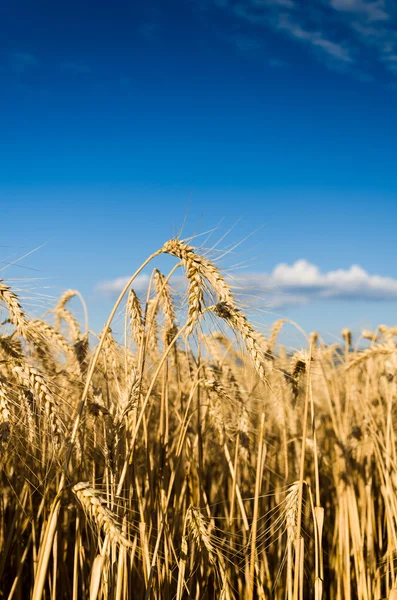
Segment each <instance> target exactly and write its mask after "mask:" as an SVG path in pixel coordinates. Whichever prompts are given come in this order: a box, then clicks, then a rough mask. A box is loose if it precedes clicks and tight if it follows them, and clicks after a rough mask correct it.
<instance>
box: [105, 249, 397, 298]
mask: <svg viewBox="0 0 397 600" xmlns="http://www.w3.org/2000/svg"><path fill="white" fill-rule="evenodd" d="M128 280H129V277H117V278H116V279H112V280H109V281H103V282H101V283H99V284H98V285H97V290H98V291H99V292H100V293H102V294H104V295H107V296H110V297H114V296H116V295H118V294H119V293H120V292H121V290H122V289H123V288H124V286H125V285H126V283H127V282H128ZM149 281H150V278H149V276H148V275H140V276H139V277H137V278H136V280H135V282H134V289H135V291H136V292H137V293H145V292H146V291H147V288H148V285H149ZM184 281H185V280H184V278H183V277H182V276H176V277H174V278H173V279H172V285H173V287H174V288H175V289H178V291H179V293H183V292H184V291H185V289H186V288H185V285H184ZM230 281H231V282H232V283H233V287H234V288H235V289H236V292H237V293H239V292H240V293H244V294H248V295H250V294H251V295H252V297H260V298H261V299H263V300H264V301H265V302H266V303H267V304H268V305H269V306H273V307H275V306H278V307H279V306H290V305H299V304H306V303H309V302H311V301H315V300H317V301H321V300H322V301H325V300H335V299H345V300H350V301H356V300H367V301H386V300H395V299H397V279H393V278H392V277H384V276H382V275H376V274H370V273H368V272H367V271H366V270H365V269H363V268H362V267H360V266H359V265H352V266H351V267H349V268H348V269H336V270H333V271H328V272H325V273H323V272H322V271H321V269H320V268H319V267H318V266H316V265H314V264H312V263H310V262H308V261H307V260H305V259H300V260H297V261H296V262H295V263H293V264H292V265H288V264H286V263H280V264H278V265H277V266H276V267H275V268H274V269H273V271H272V272H271V273H247V274H245V275H244V277H239V276H235V277H233V278H232V279H231V280H230Z"/></svg>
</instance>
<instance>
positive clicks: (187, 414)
mask: <svg viewBox="0 0 397 600" xmlns="http://www.w3.org/2000/svg"><path fill="white" fill-rule="evenodd" d="M162 253H166V254H169V255H172V256H173V257H175V258H176V259H177V260H176V264H175V268H174V269H173V270H172V271H171V273H170V274H169V275H168V276H164V275H163V274H161V273H160V272H159V271H158V270H157V269H154V271H153V272H152V276H151V279H150V284H149V289H148V292H147V297H146V299H145V300H144V301H142V300H140V299H139V298H138V296H137V295H136V293H135V292H134V281H135V279H136V277H137V276H138V275H139V273H140V272H141V271H142V269H143V268H146V267H147V265H149V263H150V264H152V261H153V260H154V259H155V258H156V257H157V256H158V255H160V254H162ZM177 268H182V269H183V271H184V276H185V279H186V283H187V293H186V295H185V305H184V304H183V303H182V301H181V299H180V297H179V296H178V298H176V297H175V294H173V293H172V292H171V287H170V283H169V281H170V277H171V275H172V274H173V272H174V271H175V269H177ZM76 296H78V297H80V295H79V294H78V292H75V291H68V292H66V293H65V294H63V295H62V297H61V298H60V300H59V301H58V303H57V304H56V305H55V308H53V309H51V310H50V311H49V312H48V315H46V316H45V319H30V318H28V317H27V315H26V314H25V312H24V311H23V309H22V307H21V304H20V301H19V300H18V297H17V295H16V294H15V293H14V292H13V291H12V289H11V288H10V287H9V286H7V285H6V284H5V283H4V281H2V280H0V300H1V309H2V312H1V315H2V323H1V330H0V477H1V505H0V549H1V555H0V581H1V585H0V588H1V589H0V597H1V598H8V599H11V598H16V599H21V600H25V599H26V598H32V599H33V600H39V599H41V598H46V599H48V600H55V599H58V598H59V599H73V600H77V599H80V598H82V599H84V598H89V599H90V600H94V599H96V598H101V599H108V598H110V599H114V600H116V599H117V600H126V599H128V598H131V599H132V598H133V599H144V600H149V599H150V598H153V599H164V600H171V599H176V600H181V599H182V598H192V599H194V600H199V599H201V598H208V599H212V598H214V599H225V600H232V599H238V598H242V599H244V600H253V599H254V598H261V599H277V600H303V599H310V598H313V599H314V600H320V599H321V598H324V599H325V598H327V599H330V600H350V599H356V598H357V599H360V600H380V599H383V598H388V599H390V600H392V599H394V600H395V599H396V598H397V586H396V577H397V569H396V567H397V565H395V559H396V557H397V554H396V552H397V495H396V490H397V452H396V433H395V428H394V417H395V412H396V409H395V401H396V398H397V395H396V391H397V390H396V367H397V347H396V342H395V335H396V334H397V331H394V330H392V329H390V328H387V327H382V326H381V327H379V328H378V330H377V331H376V332H373V333H372V332H366V333H364V335H363V337H365V338H367V339H368V342H367V343H366V347H365V349H364V350H362V349H361V350H357V349H354V348H353V347H352V339H351V334H350V332H349V331H347V330H345V331H343V332H342V337H341V339H342V342H341V344H339V345H338V344H336V345H333V346H330V345H326V344H324V343H323V342H322V340H321V338H320V337H319V336H318V335H317V334H316V333H312V334H311V335H309V336H308V337H307V346H306V348H305V349H304V350H301V351H299V352H295V353H292V352H287V351H286V349H285V348H284V347H283V346H282V345H281V344H279V343H278V341H279V340H280V337H279V334H280V331H281V329H282V327H283V325H284V323H285V322H284V321H283V320H279V321H276V323H275V324H274V325H273V328H272V329H271V331H270V333H269V335H268V336H267V337H264V336H263V335H261V334H260V333H259V332H258V331H257V330H256V328H255V327H253V325H252V324H251V322H250V321H249V320H248V319H247V317H246V315H245V313H244V311H243V310H242V309H241V307H240V306H239V304H238V303H237V302H236V300H235V296H234V295H233V293H232V291H231V289H230V286H229V285H228V284H227V283H226V281H225V278H224V277H223V276H222V274H221V273H220V271H219V269H218V268H217V267H216V266H215V264H214V263H213V262H211V261H210V260H208V258H206V256H205V254H203V253H200V252H198V251H196V250H195V249H194V248H193V247H192V246H190V245H189V244H188V243H186V242H183V241H181V240H179V239H172V240H170V241H168V242H167V243H166V244H165V245H164V246H163V247H162V248H161V249H160V250H159V251H157V252H156V253H154V254H153V255H152V256H150V257H149V258H148V260H147V261H145V263H144V264H143V265H142V266H141V267H140V268H139V269H138V270H137V271H136V273H135V274H134V276H133V277H131V279H130V281H129V282H128V284H127V285H126V287H125V289H124V290H123V292H122V293H121V295H120V297H119V299H118V300H117V302H116V304H115V306H114V309H113V310H112V312H111V314H110V317H109V320H108V322H107V323H106V325H105V326H104V328H103V330H102V332H101V333H100V334H99V336H94V335H93V334H92V333H89V332H88V331H87V330H85V331H84V330H82V325H81V324H80V323H79V322H78V320H77V319H76V317H75V316H74V314H73V312H72V311H71V309H70V306H71V304H70V303H69V301H70V300H71V299H72V298H74V297H76ZM73 302H74V303H75V302H76V299H75V300H74V301H73ZM115 316H116V322H117V323H119V324H121V329H122V330H123V335H122V336H115V335H113V333H112V328H111V326H113V328H114V320H115ZM116 337H117V341H116ZM356 348H357V345H356ZM360 348H362V346H360Z"/></svg>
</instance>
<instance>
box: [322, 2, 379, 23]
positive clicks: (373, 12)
mask: <svg viewBox="0 0 397 600" xmlns="http://www.w3.org/2000/svg"><path fill="white" fill-rule="evenodd" d="M331 6H332V7H333V8H335V9H336V10H340V11H344V12H350V13H358V14H361V15H364V16H365V17H366V18H367V19H368V20H369V21H384V20H387V19H388V18H389V15H388V14H387V12H385V10H384V2H382V0H378V1H377V2H364V1H363V0H331Z"/></svg>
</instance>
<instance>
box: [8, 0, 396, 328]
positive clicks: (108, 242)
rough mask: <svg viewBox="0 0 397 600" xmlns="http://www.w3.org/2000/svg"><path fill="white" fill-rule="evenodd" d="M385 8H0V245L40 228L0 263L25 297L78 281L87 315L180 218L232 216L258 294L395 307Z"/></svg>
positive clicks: (346, 306) (390, 7)
mask: <svg viewBox="0 0 397 600" xmlns="http://www.w3.org/2000/svg"><path fill="white" fill-rule="evenodd" d="M396 22H397V7H396V5H395V3H394V2H387V1H386V0H385V1H382V0H379V1H376V2H366V1H364V0H316V1H314V0H311V1H309V2H305V3H302V2H297V0H269V1H267V2H265V1H263V0H241V1H238V2H236V1H234V2H232V1H227V0H214V1H211V0H208V1H203V2H190V1H187V0H186V1H184V2H182V1H176V0H175V1H170V2H167V3H164V2H155V1H153V0H147V2H145V3H138V2H132V1H129V2H120V1H116V2H114V3H112V4H111V5H110V4H109V3H105V2H100V1H99V2H79V3H77V2H74V1H70V2H68V3H64V2H59V3H56V4H54V3H52V2H43V1H38V2H35V3H32V2H29V1H27V0H23V1H22V0H19V1H18V0H16V1H15V2H14V3H12V5H11V4H9V5H8V6H6V7H3V9H2V19H1V23H0V89H1V96H0V109H1V110H0V131H1V142H0V209H1V215H2V217H3V227H2V240H1V244H2V246H1V247H0V258H1V259H2V260H4V261H6V262H7V261H8V262H9V261H10V260H14V259H15V258H16V257H22V256H23V255H24V254H25V253H26V252H30V251H31V250H33V249H35V248H37V247H38V246H40V245H41V244H45V245H44V246H43V247H42V248H40V249H39V250H37V251H36V252H34V253H33V254H31V255H30V256H28V257H26V258H23V259H22V260H21V261H20V262H19V263H18V265H19V266H18V267H16V266H15V267H12V268H9V269H6V270H5V271H3V276H4V277H5V278H9V279H10V280H12V279H13V280H15V279H17V278H18V279H21V280H22V281H18V282H15V284H16V285H18V286H19V287H21V291H22V295H23V296H25V299H26V301H27V303H28V305H29V303H30V309H31V311H34V306H35V304H36V303H37V302H36V300H35V298H39V296H40V295H44V294H49V295H57V294H58V293H59V292H60V291H62V290H63V289H65V288H70V287H72V288H79V289H80V290H81V291H82V292H83V293H84V295H85V296H86V297H87V299H88V303H89V308H90V313H91V315H92V323H91V324H92V327H94V328H96V329H98V328H100V327H101V326H102V324H103V322H104V321H105V318H106V314H107V311H108V310H109V308H110V307H111V302H112V298H111V294H110V293H109V290H110V289H113V288H112V284H111V283H109V282H114V280H115V279H118V278H120V277H125V276H126V275H128V274H129V273H131V272H132V271H133V270H134V268H135V267H136V266H137V265H138V264H139V263H140V262H141V261H142V260H143V259H144V258H145V257H146V256H147V255H148V254H150V253H151V251H153V250H154V249H156V248H157V247H158V246H160V245H161V244H162V243H163V242H164V241H165V240H166V239H167V238H168V237H170V236H171V235H173V234H175V233H176V232H178V231H179V230H180V227H181V225H182V223H183V222H184V220H185V218H186V223H185V227H184V234H186V235H192V234H193V233H194V232H198V233H200V232H203V231H206V230H208V229H211V228H213V227H218V229H217V231H216V232H215V233H214V234H213V238H211V240H210V241H209V242H208V243H207V245H211V243H214V242H215V240H216V239H219V238H220V237H221V236H222V235H223V234H224V233H226V232H227V231H228V230H229V228H230V227H232V226H234V229H233V230H232V231H231V232H230V233H229V235H228V236H227V237H226V239H225V240H224V245H228V244H233V243H236V242H239V241H242V243H241V245H240V246H238V248H236V250H235V251H234V253H233V254H229V255H228V257H227V258H226V260H225V266H226V267H228V268H229V269H230V270H231V272H233V273H235V274H236V275H237V273H238V275H239V277H241V281H242V283H241V285H243V286H245V287H247V289H248V290H251V289H252V290H253V289H254V288H255V290H256V296H259V299H257V300H256V306H257V307H258V306H260V308H261V309H263V310H266V311H269V312H271V313H277V314H282V315H286V316H288V317H290V318H292V319H296V320H297V321H298V322H299V323H301V324H302V326H303V327H304V328H305V329H308V330H311V329H319V330H320V331H323V332H324V333H328V334H329V335H330V336H331V335H336V334H337V333H338V331H339V330H340V328H341V327H342V326H345V325H347V326H352V327H353V328H355V329H360V328H362V327H374V326H375V325H376V324H378V323H380V322H385V323H388V324H395V323H396V320H397V319H396V301H397V291H396V288H397V283H396V282H397V266H396V265H397V261H396V258H397V256H396V254H397V251H396V243H395V232H396V226H397V178H396V176H395V159H396V145H397V116H396V114H397V113H396V105H397V36H396V34H395V30H396ZM4 223H6V224H8V225H9V226H6V227H5V226H4ZM258 228H260V229H259V230H258ZM247 236H250V237H249V238H248V239H245V238H246V237H247ZM199 239H200V240H201V239H203V240H204V241H205V237H203V238H199ZM244 240H245V241H244ZM11 257H12V258H11ZM297 261H301V262H298V263H297V264H296V262H297ZM302 261H303V262H302ZM240 263H241V264H242V266H243V268H239V269H238V270H237V269H234V270H233V268H232V267H233V265H237V264H239V265H240ZM4 264H6V263H4ZM160 264H161V265H162V264H163V263H162V262H161V261H160ZM169 264H170V263H169V261H168V262H167V261H165V262H164V268H165V267H166V266H168V265H169ZM280 265H281V267H280ZM283 265H284V266H283ZM352 265H359V266H360V268H361V269H363V270H364V271H365V272H364V271H360V270H357V269H354V268H353V270H352V269H351V267H352ZM315 267H317V271H316V270H315ZM32 269H34V270H32ZM313 269H314V270H313ZM32 278H34V281H33V280H32ZM103 282H108V283H106V284H105V285H104V284H103ZM247 282H248V283H247ZM98 286H99V287H98ZM106 286H107V288H106ZM113 287H114V286H113ZM105 288H106V289H107V290H108V292H107V293H106V292H105V291H104V290H105ZM40 302H44V301H40ZM46 302H47V304H48V303H49V302H50V300H48V301H46ZM37 310H39V308H38V309H37ZM258 310H259V309H258ZM257 318H258V319H259V312H258V314H257ZM261 318H263V320H264V321H265V322H267V323H268V322H270V321H271V320H272V318H273V317H272V315H271V314H270V315H268V314H266V313H265V314H263V316H262V317H261Z"/></svg>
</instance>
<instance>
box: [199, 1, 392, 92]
mask: <svg viewBox="0 0 397 600" xmlns="http://www.w3.org/2000/svg"><path fill="white" fill-rule="evenodd" d="M202 2H206V3H207V5H208V4H212V5H213V6H216V7H217V9H218V10H223V11H225V12H228V13H229V15H230V16H231V17H232V18H233V19H235V20H238V21H240V22H242V23H243V24H244V26H245V27H246V26H247V25H249V26H250V27H251V29H250V31H248V30H247V29H245V35H246V36H247V37H249V36H251V37H252V38H253V39H254V40H256V39H261V35H263V32H264V31H265V30H266V29H272V30H273V31H275V32H280V33H284V34H287V35H289V36H290V37H291V38H292V39H294V40H296V41H299V42H300V43H301V44H302V45H305V46H306V47H307V48H311V49H312V50H314V54H315V56H316V58H317V59H318V60H319V61H321V62H323V63H325V65H326V66H327V67H329V68H332V69H335V68H336V69H338V70H339V71H343V72H346V73H350V74H352V75H354V76H356V77H357V76H358V77H359V79H360V80H362V81H372V80H373V76H372V75H376V77H377V78H380V77H382V75H383V77H387V76H388V75H390V74H393V75H396V74H397V69H396V63H395V61H394V56H396V55H397V35H396V19H397V6H396V4H395V3H394V4H393V2H392V1H391V0H389V1H388V0H309V1H307V2H296V1H293V0H266V1H264V0H239V1H237V2H236V1H234V2H232V1H228V0H202ZM261 32H262V33H261Z"/></svg>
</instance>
